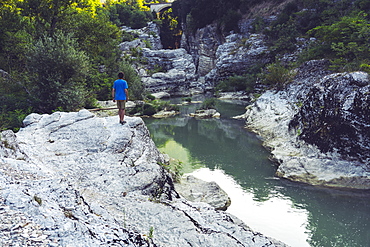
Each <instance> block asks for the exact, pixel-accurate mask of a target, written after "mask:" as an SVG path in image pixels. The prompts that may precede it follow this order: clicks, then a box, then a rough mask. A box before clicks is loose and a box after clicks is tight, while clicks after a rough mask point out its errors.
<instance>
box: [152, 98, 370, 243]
mask: <svg viewBox="0 0 370 247" xmlns="http://www.w3.org/2000/svg"><path fill="white" fill-rule="evenodd" d="M196 107H197V106H194V105H191V106H189V107H183V109H182V111H183V112H194V111H195V108H196ZM218 110H219V111H220V112H221V116H222V118H221V119H219V120H216V119H211V120H196V119H192V118H188V117H186V116H185V115H181V116H178V117H176V118H169V119H157V120H154V119H145V122H146V124H147V126H148V128H149V130H150V132H151V135H152V138H153V140H154V142H155V143H156V145H157V146H158V147H159V149H160V150H161V151H163V152H165V153H167V154H169V155H170V156H171V157H173V158H176V159H179V160H180V161H181V162H183V164H185V165H186V166H185V172H194V174H195V175H196V176H198V177H200V178H201V179H203V180H208V181H210V180H214V181H216V182H217V183H218V184H220V185H221V187H222V188H223V189H224V190H225V191H226V192H227V193H228V194H229V195H230V197H231V200H232V204H231V206H230V208H229V209H228V211H229V212H230V213H232V214H234V215H236V216H238V217H239V218H240V219H242V220H243V221H245V222H246V224H247V225H249V226H250V227H251V228H252V229H254V230H257V231H260V232H262V233H263V234H265V235H267V236H271V237H274V238H276V239H279V240H281V241H283V242H285V243H287V244H289V245H291V246H299V247H300V246H317V247H319V246H320V247H321V246H328V247H329V246H330V247H331V246H370V239H369V238H370V237H369V236H370V226H369V223H368V222H369V220H370V204H369V203H368V202H369V198H370V196H369V192H363V193H354V192H338V191H335V190H324V189H318V188H315V187H311V186H304V185H301V184H296V183H291V182H288V181H284V180H280V179H277V178H274V177H273V176H274V173H275V171H276V167H275V165H274V164H273V163H271V162H270V161H269V159H268V156H269V153H268V152H267V151H266V150H265V149H264V148H263V147H262V146H261V142H260V140H259V139H258V138H257V137H256V136H255V135H254V134H251V133H249V132H247V131H246V130H245V129H244V128H243V123H242V122H241V121H234V120H231V119H230V118H229V117H230V116H235V115H238V114H241V113H243V112H244V107H243V106H242V105H241V106H239V105H231V104H219V105H218Z"/></svg>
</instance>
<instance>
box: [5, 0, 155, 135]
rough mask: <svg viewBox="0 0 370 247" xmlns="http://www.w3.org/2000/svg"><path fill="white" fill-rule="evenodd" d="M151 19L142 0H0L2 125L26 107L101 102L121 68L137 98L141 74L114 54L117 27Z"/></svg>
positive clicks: (17, 120)
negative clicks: (138, 75)
mask: <svg viewBox="0 0 370 247" xmlns="http://www.w3.org/2000/svg"><path fill="white" fill-rule="evenodd" d="M151 19H152V14H151V13H150V12H149V11H148V8H147V7H145V6H143V1H142V0H138V1H133V0H127V1H122V0H121V1H119V2H117V1H114V0H112V1H107V2H106V3H105V4H104V5H101V3H100V0H2V1H1V2H0V30H1V32H0V84H1V85H0V101H1V104H0V130H4V129H8V128H13V129H16V128H17V127H20V124H21V121H22V120H23V118H24V117H25V115H27V114H29V113H30V112H38V113H51V112H53V111H55V110H65V111H70V110H76V109H79V108H81V107H89V106H93V105H94V103H95V101H96V99H99V100H107V99H109V98H110V97H109V95H110V90H111V89H110V88H111V85H112V80H114V79H115V78H116V74H117V71H120V70H123V71H125V72H126V75H127V76H128V77H130V78H127V79H128V80H130V84H131V88H132V89H133V90H130V93H131V94H132V95H131V98H140V97H141V95H140V93H141V92H142V86H141V85H140V79H139V80H138V79H137V75H136V74H135V73H133V70H132V68H131V67H130V64H128V63H126V62H125V61H122V60H121V58H120V51H119V50H118V44H119V43H120V42H121V41H122V34H121V31H120V29H119V27H118V26H120V25H127V26H132V27H134V28H140V27H143V26H145V25H146V23H147V22H148V21H149V20H151Z"/></svg>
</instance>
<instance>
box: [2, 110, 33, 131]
mask: <svg viewBox="0 0 370 247" xmlns="http://www.w3.org/2000/svg"><path fill="white" fill-rule="evenodd" d="M31 112H32V111H31V108H28V109H25V110H23V109H15V110H8V109H7V105H3V106H2V107H1V108H0V131H3V130H7V129H11V130H13V131H18V130H19V128H20V127H21V126H22V121H23V119H24V118H25V117H26V116H27V115H28V114H30V113H31Z"/></svg>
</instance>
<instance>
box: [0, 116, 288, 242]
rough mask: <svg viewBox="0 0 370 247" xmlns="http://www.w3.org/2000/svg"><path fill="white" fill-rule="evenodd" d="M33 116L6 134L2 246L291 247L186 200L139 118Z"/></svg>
mask: <svg viewBox="0 0 370 247" xmlns="http://www.w3.org/2000/svg"><path fill="white" fill-rule="evenodd" d="M125 120H126V121H127V123H126V124H125V125H121V124H119V123H118V117H117V116H112V117H104V118H98V117H95V116H94V115H93V114H92V113H90V112H89V111H87V110H82V111H80V112H74V113H62V112H56V113H53V114H51V115H38V114H31V115H29V116H28V117H27V118H26V119H25V120H24V125H25V127H24V128H22V129H21V130H20V131H19V132H18V133H16V134H14V133H13V132H11V131H6V132H2V133H1V142H0V199H1V200H0V229H1V231H0V245H2V246H11V245H13V246H73V247H76V246H81V247H82V246H83V247H89V246H94V247H95V246H181V247H183V246H284V245H283V244H281V243H279V242H277V241H274V240H272V239H269V238H267V237H265V236H262V235H261V234H259V233H255V232H253V231H251V230H250V229H248V227H246V226H245V224H243V223H242V222H241V221H240V220H238V219H237V218H235V217H234V216H232V215H229V214H227V213H225V212H223V211H216V210H215V209H214V208H212V207H211V206H209V205H208V204H206V203H202V202H198V203H197V202H190V201H187V200H185V199H183V198H180V197H179V196H178V194H177V192H176V191H175V190H174V187H173V183H172V179H171V177H170V175H169V174H168V173H167V171H166V170H165V169H164V168H163V166H162V165H161V163H163V162H165V160H164V157H163V155H162V154H161V153H160V152H159V151H158V149H157V148H156V147H155V145H154V143H153V141H152V140H151V139H150V135H149V132H148V130H147V128H146V126H145V125H144V122H143V121H142V119H141V118H138V117H126V118H125Z"/></svg>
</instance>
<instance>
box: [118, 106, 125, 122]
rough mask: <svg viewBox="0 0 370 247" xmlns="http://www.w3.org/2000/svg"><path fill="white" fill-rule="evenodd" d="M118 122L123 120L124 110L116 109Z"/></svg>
mask: <svg viewBox="0 0 370 247" xmlns="http://www.w3.org/2000/svg"><path fill="white" fill-rule="evenodd" d="M118 116H119V122H120V123H122V122H123V119H124V118H125V109H118Z"/></svg>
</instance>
